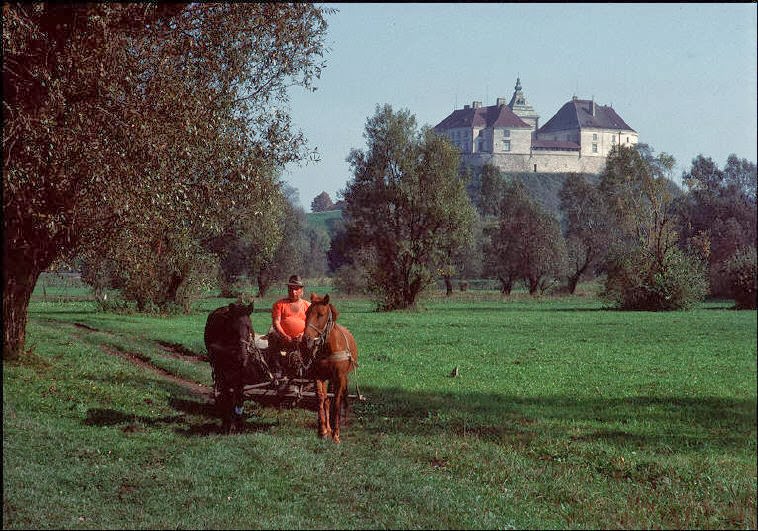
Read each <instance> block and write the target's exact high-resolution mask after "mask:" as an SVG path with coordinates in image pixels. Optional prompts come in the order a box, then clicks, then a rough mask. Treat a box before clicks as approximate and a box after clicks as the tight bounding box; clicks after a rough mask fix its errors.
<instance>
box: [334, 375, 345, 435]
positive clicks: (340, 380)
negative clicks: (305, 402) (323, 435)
mask: <svg viewBox="0 0 758 531" xmlns="http://www.w3.org/2000/svg"><path fill="white" fill-rule="evenodd" d="M335 384H336V385H335V386H334V417H333V421H332V425H333V426H334V431H333V433H332V438H333V439H334V442H336V443H339V442H340V424H341V421H342V405H343V404H344V403H345V400H346V397H345V391H346V390H347V374H346V373H339V374H338V375H337V378H336V382H335Z"/></svg>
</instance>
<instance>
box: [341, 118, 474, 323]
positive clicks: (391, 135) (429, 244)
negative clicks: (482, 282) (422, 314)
mask: <svg viewBox="0 0 758 531" xmlns="http://www.w3.org/2000/svg"><path fill="white" fill-rule="evenodd" d="M364 137H365V138H366V140H367V144H368V145H367V149H366V150H365V151H363V150H357V149H355V150H353V151H352V152H351V153H350V156H349V157H348V161H349V163H350V165H351V167H352V171H353V179H352V180H351V181H350V182H348V186H347V189H346V190H345V192H344V194H343V195H344V198H345V204H346V207H345V210H344V211H343V212H344V217H345V223H346V230H347V232H348V240H349V241H351V242H355V244H356V245H355V246H354V247H352V248H351V249H350V252H351V253H353V254H356V255H358V254H360V255H361V256H362V257H364V260H363V263H364V265H366V267H367V271H368V278H367V279H366V280H367V281H368V286H369V289H370V290H371V291H372V292H373V293H374V295H375V296H376V297H377V298H378V299H379V303H380V307H381V308H383V309H386V310H395V309H400V308H408V307H412V306H414V305H415V303H416V299H417V297H418V295H419V294H420V293H421V291H422V290H423V289H424V288H426V287H427V286H429V285H430V284H431V283H432V282H434V281H435V280H436V279H437V278H438V275H439V270H440V269H441V268H444V267H445V266H446V265H447V264H448V263H449V261H450V257H451V256H452V255H454V254H455V251H456V250H457V249H459V248H461V247H463V246H464V245H465V243H466V242H467V241H468V240H469V239H470V236H471V227H472V223H473V219H474V209H473V207H472V205H471V201H470V200H469V198H468V195H467V194H466V190H465V183H464V182H463V181H462V180H461V179H460V178H459V177H458V166H459V154H458V150H457V148H456V147H455V146H454V145H452V144H451V143H450V142H448V141H447V140H445V139H443V138H442V137H440V136H438V135H436V134H435V133H434V132H433V131H431V130H429V129H424V130H422V131H419V130H418V128H417V126H416V119H415V117H414V116H413V115H412V114H411V113H410V112H409V111H407V110H400V111H398V112H394V111H393V110H392V107H391V106H390V105H384V106H383V107H380V106H377V108H376V113H375V115H374V116H373V117H371V118H369V119H368V121H367V123H366V131H365V134H364Z"/></svg>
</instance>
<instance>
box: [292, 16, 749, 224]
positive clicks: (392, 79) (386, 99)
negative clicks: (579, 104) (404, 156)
mask: <svg viewBox="0 0 758 531" xmlns="http://www.w3.org/2000/svg"><path fill="white" fill-rule="evenodd" d="M331 7H335V8H337V9H338V10H339V11H338V12H337V13H335V14H334V15H331V16H329V17H328V21H329V30H328V35H327V38H326V42H327V46H328V47H329V48H331V51H330V52H329V53H328V54H327V55H326V60H327V67H326V69H325V70H324V72H323V73H322V76H321V79H320V80H318V81H317V83H316V85H317V87H318V90H317V91H316V92H313V93H310V92H306V91H304V90H302V89H300V88H294V89H292V90H291V111H292V116H293V122H294V125H295V126H296V127H298V128H299V129H301V130H302V131H303V132H304V133H305V135H306V137H307V138H308V141H309V145H310V146H311V147H316V148H318V151H319V153H320V155H321V161H320V162H318V163H309V164H307V165H305V166H303V167H297V166H291V167H288V168H287V169H286V170H285V173H284V175H283V178H284V180H285V181H286V182H287V183H288V184H290V185H291V186H293V187H294V188H296V189H297V190H298V192H299V195H300V201H301V204H302V206H303V208H305V210H306V211H307V212H308V211H310V204H311V201H312V200H313V198H314V197H315V196H316V195H318V194H319V193H321V192H322V191H325V192H327V193H328V194H329V195H330V196H331V197H332V199H333V200H334V201H337V200H338V199H339V197H340V196H339V192H340V191H341V190H343V189H344V188H345V187H346V185H347V182H348V180H350V179H351V177H352V176H351V174H350V168H349V166H348V164H347V162H345V158H346V157H347V156H348V154H349V152H350V150H351V149H352V148H358V149H365V147H366V143H365V139H364V138H363V132H364V128H365V125H366V120H367V119H368V118H369V117H370V116H372V115H373V114H374V111H375V108H376V105H377V104H379V105H383V104H385V103H389V104H390V105H392V107H393V108H394V109H395V110H398V109H401V108H402V109H408V110H410V112H411V113H413V114H414V115H415V116H416V120H417V122H418V124H419V126H422V125H430V126H434V125H436V124H437V123H439V122H440V121H442V119H444V118H445V117H446V116H447V115H448V114H450V113H451V112H452V111H453V110H454V109H455V108H462V107H463V105H464V104H470V103H471V102H472V101H474V100H477V101H482V103H483V105H494V104H495V100H496V98H498V97H505V98H508V99H509V100H510V97H511V95H512V94H513V87H514V85H515V82H516V77H517V76H518V77H520V78H521V84H522V86H523V90H524V94H525V95H526V98H527V101H528V102H529V103H530V104H531V105H532V106H533V107H534V109H535V110H536V111H537V112H538V113H539V114H540V124H544V123H546V122H547V120H549V119H550V118H551V117H552V116H553V115H554V114H555V113H556V112H557V111H558V109H560V107H561V106H562V105H563V104H564V103H566V102H567V101H569V100H570V99H571V97H572V96H574V95H576V96H577V97H579V98H580V99H590V98H593V97H594V99H595V101H596V102H598V103H600V104H603V105H613V108H614V110H615V111H616V112H617V113H618V114H619V115H620V116H621V117H622V118H623V119H624V121H626V123H627V124H629V126H630V127H632V128H633V129H635V130H636V131H637V132H638V133H639V135H640V142H644V143H647V144H650V145H651V146H652V147H653V148H654V149H655V151H656V153H660V152H664V151H665V152H667V153H670V154H671V155H673V156H674V157H675V158H676V160H677V163H678V165H677V168H676V170H675V175H674V177H675V180H677V181H678V179H679V177H680V176H681V173H682V170H684V169H689V167H690V165H691V162H692V159H693V158H694V157H696V156H697V155H698V154H703V155H706V156H709V157H711V158H712V159H713V160H714V161H715V162H716V163H717V164H718V165H719V167H722V166H723V165H724V163H725V162H726V158H727V156H728V155H729V154H730V153H736V154H737V155H738V156H739V157H741V158H747V159H749V160H751V161H753V162H756V158H757V157H756V143H757V141H756V127H757V126H756V115H757V114H758V110H757V109H756V93H757V91H758V87H757V86H756V64H757V62H758V60H757V58H756V46H757V43H756V23H757V22H756V4H755V3H752V4H751V3H743V4H469V3H450V4H402V3H401V4H333V5H331Z"/></svg>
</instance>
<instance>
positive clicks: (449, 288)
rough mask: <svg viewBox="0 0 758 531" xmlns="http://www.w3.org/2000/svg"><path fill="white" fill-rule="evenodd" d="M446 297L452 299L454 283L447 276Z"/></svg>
mask: <svg viewBox="0 0 758 531" xmlns="http://www.w3.org/2000/svg"><path fill="white" fill-rule="evenodd" d="M444 278H445V295H447V296H448V297H450V296H451V295H452V294H453V281H452V279H451V278H450V277H448V276H445V277H444Z"/></svg>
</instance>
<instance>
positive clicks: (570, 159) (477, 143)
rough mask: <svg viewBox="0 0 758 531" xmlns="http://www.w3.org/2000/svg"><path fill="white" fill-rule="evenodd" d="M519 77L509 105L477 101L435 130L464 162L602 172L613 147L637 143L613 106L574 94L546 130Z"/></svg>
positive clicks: (499, 101)
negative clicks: (485, 104)
mask: <svg viewBox="0 0 758 531" xmlns="http://www.w3.org/2000/svg"><path fill="white" fill-rule="evenodd" d="M539 120H540V116H539V114H537V112H536V111H535V110H534V108H533V107H532V106H531V105H529V103H528V102H527V101H526V97H525V96H524V92H523V90H522V87H521V80H520V79H519V78H516V86H515V90H514V92H513V96H512V97H511V100H510V102H509V103H507V104H506V102H505V98H497V103H496V104H495V105H490V106H488V107H482V104H481V102H479V101H474V102H473V103H472V104H471V105H464V106H463V109H456V110H454V111H453V112H452V113H451V114H450V115H449V116H448V117H447V118H445V119H444V120H442V121H441V122H440V123H438V124H437V125H436V126H435V127H434V130H435V131H436V132H437V133H439V134H442V135H445V136H447V137H448V138H449V139H450V140H451V141H452V142H453V143H454V144H455V145H456V146H458V148H459V149H460V150H461V157H462V162H463V163H464V164H466V165H468V166H475V167H481V166H482V165H484V164H485V163H488V162H489V163H490V164H493V165H495V166H497V167H498V168H499V169H500V170H501V171H505V172H545V173H568V172H576V173H595V174H597V173H600V172H602V171H603V168H604V167H605V160H606V158H607V156H608V153H609V152H610V150H611V148H612V147H613V146H614V145H616V144H623V145H634V144H637V143H638V141H639V135H638V134H637V132H636V131H635V130H634V129H632V128H631V127H629V126H628V125H627V124H626V122H625V121H624V120H623V119H622V118H621V117H620V116H619V115H618V114H616V111H614V110H613V108H612V107H610V106H607V105H599V104H597V103H595V101H594V99H593V100H580V99H577V97H576V96H574V97H573V98H572V99H571V101H569V102H567V103H566V104H564V105H563V107H561V108H560V109H559V110H558V112H557V113H555V115H554V116H553V117H552V118H550V120H548V121H547V123H545V125H543V126H542V127H540V125H539Z"/></svg>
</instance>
